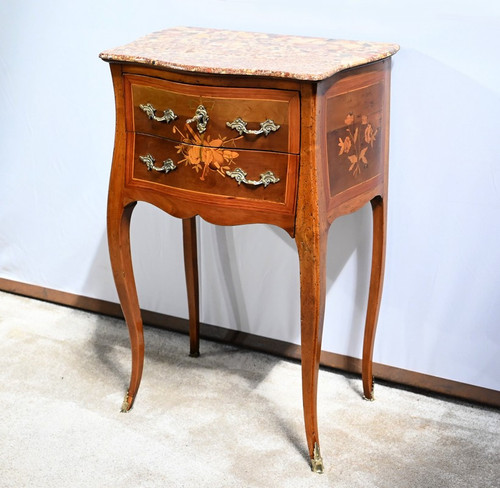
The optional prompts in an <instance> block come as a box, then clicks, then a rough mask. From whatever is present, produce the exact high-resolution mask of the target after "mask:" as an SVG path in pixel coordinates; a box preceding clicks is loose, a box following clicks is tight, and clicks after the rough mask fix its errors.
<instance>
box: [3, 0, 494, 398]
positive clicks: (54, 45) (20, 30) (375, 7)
mask: <svg viewBox="0 0 500 488" xmlns="http://www.w3.org/2000/svg"><path fill="white" fill-rule="evenodd" d="M0 19H1V20H2V29H0V103H1V110H0V128H1V132H0V196H1V200H0V276H1V277H4V278H8V279H12V280H17V281H21V282H26V283H33V284H36V285H40V286H45V287H49V288H53V289H58V290H63V291H67V292H71V293H76V294H81V295H86V296H90V297H96V298H101V299H104V300H112V301H116V300H117V298H116V293H115V290H114V285H113V282H112V277H111V272H110V268H109V261H108V256H107V244H106V237H105V208H106V193H107V183H108V175H109V168H110V162H111V154H112V148H113V136H114V101H113V92H112V86H111V79H110V74H109V69H108V66H107V65H106V64H105V63H103V62H102V61H100V60H99V59H98V57H97V55H98V53H99V52H100V51H101V50H103V49H106V48H110V47H113V46H116V45H120V44H123V43H125V42H128V41H131V40H133V39H135V38H137V37H139V36H141V35H144V34H147V33H149V32H151V31H155V30H160V29H163V28H167V27H171V26H175V25H197V26H204V27H216V28H230V29H241V30H253V31H264V32H274V33H284V34H297V35H313V36H323V37H336V38H350V39H367V40H376V41H388V42H398V43H400V44H401V48H402V49H401V52H400V53H398V54H397V55H396V56H395V57H394V64H393V85H392V86H393V90H392V135H391V177H390V208H389V240H388V252H387V270H386V281H385V289H384V296H383V303H382V309H381V315H380V320H379V330H378V335H377V341H376V345H375V357H374V359H375V361H377V362H381V363H384V364H388V365H392V366H396V367H399V368H404V369H409V370H412V371H417V372H421V373H426V374H431V375H435V376H439V377H443V378H448V379H452V380H456V381H461V382H464V383H469V384H473V385H478V386H483V387H487V388H492V389H497V390H499V389H500V376H499V375H498V371H500V351H499V343H500V328H499V327H498V322H499V317H500V299H499V295H500V278H499V276H500V273H499V270H500V229H499V220H500V219H499V214H500V197H499V185H500V170H499V167H500V164H499V163H500V158H499V156H498V149H497V148H498V145H497V140H498V127H499V123H498V116H499V114H500V71H499V63H498V61H499V59H498V46H499V45H500V38H499V34H498V32H500V6H499V4H498V2H491V1H489V0H477V1H474V2H472V1H465V0H455V1H453V2H447V1H446V2H435V1H431V0H424V1H421V2H416V3H413V4H408V3H406V2H399V3H398V2H389V1H378V2H372V1H369V0H358V1H351V2H345V1H344V2H338V1H326V0H325V1H318V0H312V1H310V2H302V1H291V0H290V1H274V2H273V1H269V0H246V1H224V0H203V1H201V0H192V1H191V2H189V3H187V2H179V1H177V2H173V1H165V0H162V1H159V0H158V1H153V0H142V1H140V2H139V1H135V0H131V1H129V2H121V1H118V0H109V1H101V2H89V1H82V0H76V1H73V2H66V1H62V0H53V1H46V2H39V1H36V0H31V1H29V0H16V1H14V0H11V1H8V0H7V1H4V2H2V3H1V4H0ZM250 48H251V47H250ZM370 224H371V219H370V211H369V209H368V208H366V207H365V208H363V209H362V210H361V211H359V212H358V213H356V214H353V215H350V216H347V217H343V218H341V219H339V220H338V221H336V222H335V223H334V225H333V226H332V228H331V231H330V240H329V258H328V259H329V263H328V272H327V278H328V296H327V308H326V317H325V321H326V322H325V333H324V349H325V350H328V351H332V352H337V353H340V354H347V355H351V356H357V357H359V356H360V353H361V338H362V328H363V318H364V312H365V307H366V298H367V286H368V276H369V264H370V246H371V242H370V240H371V230H370V227H371V225H370ZM199 227H200V241H201V242H200V254H201V284H202V292H201V297H202V320H203V321H204V322H208V323H212V324H216V325H221V326H225V327H228V328H238V329H241V330H245V331H249V332H251V333H253V334H260V335H264V336H267V337H273V338H278V339H283V340H286V341H291V342H295V343H298V341H299V305H298V296H299V295H298V260H297V255H296V250H295V244H294V242H293V241H292V240H291V239H290V238H289V237H288V236H287V235H286V234H285V233H284V232H283V231H281V230H280V229H276V228H272V227H268V226H260V225H258V226H251V227H250V226H243V227H234V228H218V227H214V226H211V225H209V224H206V223H204V222H201V223H200V226H199ZM133 251H134V264H135V268H136V273H137V283H138V288H139V294H140V300H141V305H142V306H143V307H144V308H146V309H150V310H155V311H159V312H163V313H168V314H171V315H177V316H181V317H186V316H187V303H186V298H185V289H184V286H185V285H184V276H183V267H182V246H181V225H180V222H179V221H177V220H175V219H173V218H171V217H169V216H167V215H164V214H162V213H161V212H160V211H158V210H157V209H155V208H152V207H150V206H148V205H145V204H140V205H139V206H138V208H137V209H136V211H135V214H134V219H133ZM228 257H229V259H228Z"/></svg>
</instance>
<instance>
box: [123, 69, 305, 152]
mask: <svg viewBox="0 0 500 488" xmlns="http://www.w3.org/2000/svg"><path fill="white" fill-rule="evenodd" d="M125 80H126V81H125V83H126V85H125V86H126V99H127V112H128V114H130V115H128V116H127V130H128V131H130V132H138V133H143V134H151V135H156V136H159V137H164V138H168V139H171V140H174V141H180V142H184V143H187V144H197V145H209V146H212V147H214V146H217V145H218V146H224V147H234V148H240V149H255V150H264V151H277V152H289V153H295V154H297V153H298V152H299V144H300V120H299V118H300V115H299V100H300V99H299V94H298V92H294V91H289V90H270V89H259V88H255V89H250V88H231V87H214V86H198V85H188V84H182V83H175V82H170V81H165V80H160V79H156V78H150V77H145V76H135V75H127V76H125ZM200 106H201V107H203V109H204V110H205V112H206V115H204V114H203V113H202V110H201V111H200V109H199V107H200ZM141 107H142V108H141ZM170 111H172V112H170ZM197 117H198V118H199V119H197ZM207 118H208V121H207ZM203 119H204V120H203ZM198 120H200V121H201V122H204V121H207V122H206V126H205V129H204V130H203V128H201V129H200V128H199V127H198V124H197V122H198ZM189 121H190V122H189ZM228 123H229V124H232V125H233V126H234V128H231V127H229V126H228ZM261 124H263V125H261ZM266 133H267V135H266Z"/></svg>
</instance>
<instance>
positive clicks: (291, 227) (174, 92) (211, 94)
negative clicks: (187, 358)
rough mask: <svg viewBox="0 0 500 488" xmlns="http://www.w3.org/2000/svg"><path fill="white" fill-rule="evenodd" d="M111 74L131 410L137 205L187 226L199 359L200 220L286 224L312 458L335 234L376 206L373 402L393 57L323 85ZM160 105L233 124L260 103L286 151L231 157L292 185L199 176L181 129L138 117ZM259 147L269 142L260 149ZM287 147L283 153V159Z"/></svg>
mask: <svg viewBox="0 0 500 488" xmlns="http://www.w3.org/2000/svg"><path fill="white" fill-rule="evenodd" d="M122 70H123V72H122ZM112 73H113V80H114V84H115V96H116V104H117V131H116V141H115V146H116V148H115V153H114V159H113V170H112V175H111V182H110V193H109V206H108V226H109V233H110V239H109V242H110V253H111V255H112V259H111V261H112V266H113V272H114V276H115V281H116V284H117V288H118V290H119V296H120V301H121V303H122V307H123V313H124V315H125V317H126V320H127V324H128V326H129V331H130V338H131V344H132V360H133V365H132V376H131V385H130V389H129V399H130V404H131V402H132V401H133V399H134V398H135V395H136V393H137V388H138V387H139V382H140V375H141V372H142V363H143V356H144V345H143V341H142V322H141V320H140V310H139V304H138V301H137V293H136V290H135V284H134V281H133V275H132V263H131V261H130V259H131V258H130V243H129V237H128V232H129V225H130V216H131V213H132V208H133V205H134V204H135V202H136V201H146V202H149V203H151V204H153V205H156V206H157V207H159V208H161V209H162V210H164V211H166V212H168V213H169V214H171V215H173V216H175V217H178V218H181V219H183V236H184V237H183V239H184V261H185V268H186V284H187V293H188V304H189V317H190V318H189V323H190V325H189V329H190V336H191V339H190V352H191V354H192V355H197V354H198V353H199V306H198V300H199V297H198V271H197V255H196V226H195V216H196V215H199V216H200V217H202V218H204V219H205V220H207V221H209V222H212V223H216V224H219V225H238V224H248V223H256V222H261V223H269V224H274V225H278V226H280V227H282V228H283V229H285V230H286V231H287V232H288V233H289V234H290V235H291V236H292V237H294V238H295V241H296V245H297V250H298V256H299V268H300V290H301V293H300V297H301V298H300V300H301V362H302V393H303V407H304V423H305V431H306V439H307V447H308V452H309V455H310V457H311V459H312V458H313V455H314V448H315V446H318V447H319V433H318V418H317V387H318V371H319V364H320V356H321V341H322V332H323V318H324V308H325V295H326V248H327V245H326V244H327V236H328V229H329V227H330V224H331V223H332V221H333V220H334V219H335V218H337V217H338V216H340V215H345V214H347V213H350V212H353V211H355V210H357V209H359V208H360V207H361V206H363V205H365V204H366V203H368V202H370V201H371V202H372V208H373V228H374V231H373V258H372V274H371V281H370V292H369V300H368V308H367V318H366V325H365V337H364V346H363V361H362V377H363V389H364V393H365V396H366V397H367V398H371V397H372V382H373V376H372V370H373V366H372V356H373V346H374V340H375V330H376V322H377V317H378V311H379V306H380V299H381V293H382V277H383V270H384V253H385V239H386V229H385V227H386V205H387V173H388V159H387V156H388V141H389V139H388V133H389V110H388V109H389V73H390V62H389V60H384V61H380V62H377V63H373V64H369V65H365V66H362V67H359V68H356V69H351V70H346V71H344V72H341V73H339V74H337V75H334V76H333V77H331V78H330V79H327V80H323V81H320V82H317V81H314V82H313V81H301V82H297V81H290V80H282V79H272V78H267V79H262V78H259V77H230V76H224V75H218V76H210V75H200V74H189V73H177V72H174V71H171V70H156V69H151V68H147V67H140V66H132V65H112ZM180 83H182V85H180ZM162 90H163V91H165V93H162ZM150 98H151V99H153V101H154V102H155V103H158V104H159V106H158V107H155V108H157V109H159V110H161V111H163V110H165V109H166V108H173V107H166V106H163V105H176V106H178V107H180V108H179V118H180V122H182V123H185V119H186V118H187V117H188V116H189V114H190V111H191V109H192V108H195V107H194V105H195V104H196V103H198V101H199V100H200V99H204V100H206V101H209V102H210V104H212V105H211V108H210V109H211V110H212V113H213V114H215V115H216V116H217V118H220V117H222V118H223V119H225V118H226V117H229V114H230V113H236V112H233V111H235V110H239V109H240V107H241V102H242V101H243V105H249V106H250V104H251V103H252V100H253V99H255V103H256V105H255V107H256V108H255V113H256V117H255V118H253V119H252V123H253V122H254V120H255V119H257V118H262V117H267V114H275V115H273V116H274V117H276V118H277V119H278V120H277V123H280V122H282V123H283V128H284V130H283V132H282V134H284V135H285V136H286V137H285V139H283V138H281V139H280V137H281V136H280V137H278V138H276V139H274V141H275V143H276V144H278V146H276V145H273V144H275V143H270V142H269V141H272V139H269V140H267V139H266V138H265V137H264V136H260V137H259V138H250V139H244V138H241V139H238V141H237V142H236V141H235V144H234V145H233V149H232V150H234V151H239V154H238V158H237V163H236V164H237V166H241V167H242V168H243V169H244V171H247V172H248V173H249V176H248V177H249V178H251V179H257V177H258V173H259V172H262V171H263V170H264V169H272V170H273V172H277V173H278V174H277V176H279V178H280V179H281V181H280V182H279V183H277V184H276V185H273V186H271V185H270V186H269V187H267V188H262V187H259V188H248V187H245V186H241V187H238V185H237V184H236V182H234V181H232V180H231V179H229V178H228V177H227V176H224V174H222V173H221V172H217V171H216V169H217V168H216V167H214V168H212V172H210V171H208V169H207V170H206V172H205V170H204V172H203V173H202V174H201V178H200V177H199V173H198V174H197V171H200V168H198V169H197V171H194V169H196V168H194V167H189V166H188V162H187V160H185V161H184V162H183V160H182V157H181V156H182V155H184V156H185V157H186V158H187V156H186V154H185V152H186V149H185V146H183V144H184V143H185V142H186V138H185V137H181V138H180V139H179V138H178V135H179V134H178V133H177V130H176V131H173V130H172V129H171V127H170V124H167V125H166V126H165V125H164V126H158V125H155V124H151V123H150V122H149V121H148V119H147V117H144V114H143V113H141V112H140V110H139V111H138V109H137V107H138V104H139V103H148V102H151V101H152V100H150ZM217 100H219V101H220V102H221V107H219V108H216V105H217ZM299 101H300V103H299ZM191 105H193V107H191ZM245 110H246V112H245V114H247V115H248V114H251V113H252V108H251V107H249V108H247V109H245ZM174 111H175V109H174ZM160 113H161V112H160ZM269 118H271V117H269ZM224 123H225V120H223V121H222V122H221V121H220V120H218V121H216V122H215V123H214V124H213V125H212V127H215V128H216V129H217V131H218V132H219V131H220V132H221V133H222V131H223V124H224ZM164 127H167V128H166V129H165V128H164ZM186 130H188V131H189V129H186ZM209 133H210V131H209V129H208V128H207V135H206V139H205V136H203V137H198V136H196V137H195V135H194V134H195V133H194V131H191V136H190V140H189V141H187V142H189V144H191V146H190V147H193V148H195V150H196V151H198V150H199V151H200V153H199V154H202V153H201V151H202V150H203V151H211V150H213V146H210V140H213V137H218V136H219V134H218V133H217V134H216V135H215V136H213V133H210V134H211V137H212V139H210V138H209V137H208V134H209ZM224 134H226V132H225V133H224ZM273 135H275V134H273ZM273 135H270V136H269V137H273ZM224 137H225V135H224ZM252 140H254V141H258V142H257V143H256V144H252ZM283 141H285V142H286V144H285V145H283ZM299 141H300V145H298V144H299ZM348 142H349V145H348ZM218 144H221V142H218ZM219 147H220V146H219ZM240 147H241V149H240ZM277 147H278V148H279V149H280V150H281V151H284V152H277V151H276V148H277ZM339 147H340V150H339ZM198 148H199V149H198ZM351 149H352V150H351ZM294 152H298V154H294ZM143 153H151V154H152V155H153V157H154V158H155V159H156V161H157V162H158V163H159V165H160V166H161V161H162V160H164V159H166V158H167V157H170V158H171V159H173V160H174V161H178V162H179V163H180V164H179V165H178V168H177V169H175V170H174V171H172V172H170V173H168V174H164V173H158V172H155V171H148V169H147V167H146V166H145V165H144V164H143V163H142V162H141V161H140V160H139V156H140V155H143ZM153 153H154V154H153ZM172 153H173V155H174V156H177V157H180V158H181V159H180V160H179V159H177V160H175V159H174V158H173V157H172V156H170V154H172ZM196 154H198V153H196ZM201 159H202V158H200V160H201ZM234 159H235V160H236V157H235V158H234ZM193 160H194V161H196V160H198V158H197V157H194V159H193ZM240 162H241V163H242V164H241V165H240ZM243 163H244V164H243ZM189 164H191V165H192V166H195V165H196V164H197V163H196V164H193V162H192V161H191V160H189ZM231 164H232V163H231ZM236 164H235V166H236ZM186 166H187V167H186ZM246 166H248V167H246ZM255 173H257V175H256V174H255ZM233 183H234V185H233V186H231V185H232V184H233Z"/></svg>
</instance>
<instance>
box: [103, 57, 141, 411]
mask: <svg viewBox="0 0 500 488" xmlns="http://www.w3.org/2000/svg"><path fill="white" fill-rule="evenodd" d="M111 69H112V73H113V82H114V88H115V102H116V131H115V149H114V153H113V164H112V167H111V176H110V184H109V193H108V214H107V231H108V246H109V253H110V260H111V267H112V270H113V277H114V280H115V285H116V289H117V291H118V297H119V299H120V304H121V306H122V310H123V315H124V317H125V320H126V322H127V326H128V330H129V335H130V343H131V352H132V371H131V375H130V386H129V389H128V391H127V397H126V404H128V408H126V409H130V408H131V407H132V404H133V402H134V399H135V396H136V394H137V390H138V389H139V384H140V382H141V377H142V369H143V364H144V334H143V326H142V318H141V313H140V308H139V300H138V297H137V290H136V286H135V279H134V271H133V268H132V256H131V252H130V218H131V216H132V211H133V209H134V207H135V205H136V203H137V202H135V201H131V200H130V199H128V198H126V196H125V195H124V191H123V182H124V178H123V175H124V168H125V144H124V139H125V125H124V121H125V119H124V108H123V90H122V86H123V85H122V83H121V81H120V78H119V77H120V70H119V68H118V67H115V66H112V67H111ZM124 409H125V408H124Z"/></svg>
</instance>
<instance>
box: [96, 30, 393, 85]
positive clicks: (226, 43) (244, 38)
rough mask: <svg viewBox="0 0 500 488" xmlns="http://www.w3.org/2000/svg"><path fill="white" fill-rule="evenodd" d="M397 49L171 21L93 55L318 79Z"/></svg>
mask: <svg viewBox="0 0 500 488" xmlns="http://www.w3.org/2000/svg"><path fill="white" fill-rule="evenodd" d="M398 50H399V46H398V45H397V44H389V43H381V42H365V41H350V40H340V39H325V38H319V37H299V36H289V35H280V34H264V33H257V32H242V31H231V30H219V29H207V28H200V27H174V28H171V29H166V30H162V31H158V32H154V33H152V34H149V35H147V36H144V37H141V38H140V39H138V40H136V41H134V42H131V43H129V44H125V45H123V46H120V47H116V48H113V49H109V50H106V51H103V52H102V53H101V54H100V55H99V56H100V57H101V58H102V59H103V60H105V61H110V62H126V63H138V64H144V65H149V66H158V67H162V68H167V69H173V70H181V71H190V72H198V73H210V74H232V75H250V76H269V77H278V78H292V79H297V80H309V81H319V80H323V79H326V78H328V77H330V76H332V75H334V74H335V73H338V72H339V71H342V70H345V69H348V68H353V67H355V66H360V65H363V64H368V63H371V62H374V61H378V60H381V59H384V58H387V57H389V56H392V55H393V54H395V53H396V52H397V51H398Z"/></svg>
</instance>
